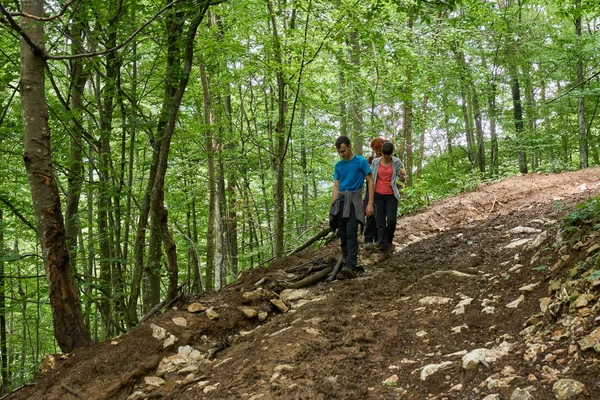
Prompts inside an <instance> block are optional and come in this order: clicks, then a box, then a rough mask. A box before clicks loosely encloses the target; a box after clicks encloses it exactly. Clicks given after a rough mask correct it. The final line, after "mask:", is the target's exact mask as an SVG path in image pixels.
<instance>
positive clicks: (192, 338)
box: [8, 168, 600, 400]
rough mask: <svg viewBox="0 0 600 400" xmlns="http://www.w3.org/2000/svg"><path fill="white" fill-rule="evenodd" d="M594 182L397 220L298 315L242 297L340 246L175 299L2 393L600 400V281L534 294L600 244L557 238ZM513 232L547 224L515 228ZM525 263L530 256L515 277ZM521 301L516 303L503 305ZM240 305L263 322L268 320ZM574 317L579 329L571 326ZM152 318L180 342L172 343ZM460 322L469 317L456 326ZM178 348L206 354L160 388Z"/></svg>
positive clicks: (454, 201)
mask: <svg viewBox="0 0 600 400" xmlns="http://www.w3.org/2000/svg"><path fill="white" fill-rule="evenodd" d="M599 182H600V169H598V168H590V169H586V170H582V171H576V172H567V173H562V174H557V175H541V174H533V175H527V176H519V177H513V178H509V179H505V180H502V181H499V182H496V183H493V184H488V185H484V186H482V187H481V188H480V189H479V190H478V191H476V192H473V193H467V194H462V195H460V196H457V197H453V198H448V199H445V200H443V201H440V202H438V203H435V204H433V205H431V206H430V207H429V208H428V209H427V210H425V211H423V212H421V213H418V214H416V215H413V216H407V217H404V218H401V219H400V220H399V222H398V231H397V242H398V243H397V246H396V252H395V253H394V254H393V255H392V256H391V257H390V258H389V259H387V260H385V261H377V255H376V254H373V251H372V250H369V249H364V248H362V246H361V263H362V265H364V266H365V268H366V272H365V273H364V274H363V275H362V276H360V277H359V278H358V279H354V280H349V281H348V280H346V281H334V282H331V283H325V282H320V283H318V284H316V285H313V286H310V287H308V288H307V289H308V292H309V293H308V294H306V297H307V298H310V299H311V300H312V301H310V302H308V303H306V304H304V305H301V306H300V305H298V304H297V303H296V302H288V303H287V306H291V309H290V310H289V311H287V312H285V313H283V312H281V311H279V310H278V309H277V308H276V307H274V305H273V304H272V303H271V302H270V301H269V298H268V297H264V296H263V298H260V299H255V300H254V301H251V302H248V301H245V303H246V304H243V303H244V294H248V293H250V292H254V291H255V290H256V289H257V288H264V289H265V290H264V292H263V293H267V294H269V293H270V294H271V296H276V295H279V293H280V292H281V289H283V287H284V286H285V282H286V281H291V280H294V279H299V278H301V277H302V276H303V274H304V275H305V274H306V273H307V271H308V268H311V267H312V268H318V266H320V265H324V264H327V265H331V264H333V263H334V258H335V256H336V255H337V253H338V247H337V244H336V243H331V244H328V245H326V246H324V247H322V248H320V249H318V250H307V251H304V252H302V253H300V254H297V255H295V256H292V257H288V258H284V259H281V260H277V261H276V262H274V263H273V264H272V265H271V266H270V267H269V268H268V269H261V270H252V271H248V272H247V273H245V274H243V276H242V277H241V279H240V280H239V281H238V282H237V283H235V284H232V285H229V286H228V287H226V288H224V289H222V290H220V291H218V292H210V293H205V294H202V295H201V296H198V297H194V298H185V299H183V300H181V301H180V302H179V303H178V304H176V305H175V307H172V308H170V309H169V310H168V311H166V312H165V313H163V314H161V315H158V316H155V317H152V318H150V319H149V320H148V321H147V322H145V323H144V324H143V325H142V326H140V327H138V328H137V329H135V330H133V331H131V332H129V333H128V334H126V335H124V336H121V337H119V338H115V339H114V341H113V342H112V343H111V342H107V343H98V344H94V345H91V346H90V347H88V348H84V349H79V350H77V351H75V352H74V353H73V354H70V355H68V357H64V358H65V359H59V358H58V355H57V356H56V366H55V368H54V369H50V370H48V371H47V372H45V373H40V374H39V375H38V377H37V379H36V380H35V381H34V382H32V384H33V385H31V386H27V387H24V388H21V389H20V390H17V391H15V392H13V393H12V394H11V395H9V396H8V398H9V399H71V398H73V399H76V398H84V399H127V398H130V399H134V398H164V399H202V398H206V399H249V400H254V399H332V398H345V399H365V398H368V399H375V398H377V399H379V398H382V399H394V398H399V399H483V398H485V397H486V396H487V395H489V394H499V395H500V397H497V398H498V399H509V398H511V395H512V394H513V392H514V391H515V390H516V389H518V388H521V389H525V388H527V390H528V391H529V393H530V395H531V396H532V397H531V398H532V399H554V398H555V395H554V394H553V392H552V386H553V384H554V382H555V381H556V380H557V379H560V378H572V379H575V380H577V381H579V382H581V383H583V384H584V385H585V386H584V389H583V392H582V393H581V394H578V395H575V396H574V397H571V398H573V399H599V398H600V388H599V384H600V381H599V379H598V364H599V361H598V353H596V352H595V351H594V350H593V349H588V350H585V351H584V350H582V349H581V348H580V346H578V340H580V339H581V338H582V337H584V336H585V335H587V334H588V333H589V332H591V331H592V330H593V329H594V328H595V327H597V326H598V321H596V320H595V319H596V317H597V316H598V315H599V314H600V305H599V304H598V288H599V287H600V286H596V289H595V291H594V290H593V289H586V290H587V293H590V296H591V297H590V304H589V306H588V307H585V309H584V310H587V311H585V312H583V311H582V309H578V310H579V311H578V310H577V309H576V310H573V309H572V308H569V307H568V303H567V307H562V306H561V304H562V305H564V303H559V302H558V300H557V301H556V304H557V307H559V306H561V307H562V308H560V309H558V311H557V310H554V311H553V313H550V312H546V313H541V312H540V303H539V299H540V298H543V297H547V296H550V298H551V299H555V298H557V296H558V295H553V294H552V293H550V294H549V291H548V285H549V283H551V282H552V280H556V279H566V275H567V271H569V270H572V268H573V267H574V266H576V265H580V264H577V263H578V262H581V261H582V260H585V259H586V257H587V256H588V254H587V252H586V249H588V248H589V247H590V246H592V245H593V244H594V242H595V236H593V233H592V234H591V236H586V237H585V238H584V239H582V240H583V242H581V241H580V242H578V243H579V244H577V245H575V242H576V240H571V241H568V242H567V241H566V240H567V239H564V238H563V241H562V242H560V241H559V242H557V239H556V236H557V235H556V233H557V231H558V229H559V228H560V227H559V224H558V223H559V222H560V219H561V218H562V217H563V216H564V215H565V214H566V213H567V212H568V211H569V210H572V207H573V206H574V205H575V204H577V203H578V202H581V201H583V200H585V199H586V198H588V197H591V196H593V195H596V194H598V191H599V189H600V187H599ZM517 226H525V227H530V228H535V229H538V231H537V232H536V233H513V232H510V230H511V229H513V228H515V227H517ZM543 231H545V232H547V237H546V239H545V240H543V243H541V244H539V245H538V246H537V247H535V248H530V249H526V246H527V245H521V246H517V247H515V248H505V246H506V245H508V244H509V243H511V242H512V241H513V240H516V239H522V238H531V239H533V238H535V237H537V235H538V232H543ZM586 238H587V239H586ZM590 254H591V253H590ZM566 256H569V257H568V259H566V261H565V262H559V263H558V264H557V261H558V260H559V258H560V257H563V259H565V258H566ZM532 257H534V261H533V262H532V261H531V260H532ZM588 261H590V260H589V259H588ZM517 264H520V265H522V267H520V268H519V267H516V269H518V271H516V270H515V268H513V267H515V265H517ZM563 264H564V265H563ZM509 269H512V272H509ZM450 271H458V272H461V273H464V274H463V275H459V274H454V275H453V274H452V273H451V272H450ZM263 278H264V279H263ZM532 283H538V285H537V286H535V287H534V288H533V289H532V291H523V290H519V288H522V287H523V286H525V285H528V284H532ZM581 285H583V283H581ZM581 285H580V286H578V287H583V286H581ZM571 286H573V287H575V284H573V285H571ZM586 288H587V286H586ZM567 289H569V290H571V289H570V287H569V288H567ZM578 290H579V292H577V294H580V293H581V292H582V291H583V289H578ZM255 293H257V292H255ZM521 295H523V296H524V301H523V302H522V303H521V304H520V305H519V306H518V307H516V308H508V307H506V305H507V304H509V303H510V302H512V301H514V300H516V299H518V298H519V296H521ZM427 296H441V297H445V298H448V299H450V300H449V302H448V303H447V304H439V305H423V304H422V303H421V302H420V300H421V299H423V298H425V297H427ZM465 298H470V299H472V300H471V302H470V304H467V305H465V306H464V310H465V311H464V314H460V313H456V312H453V310H455V309H456V308H457V305H458V303H459V301H461V299H465ZM570 300H573V298H571V299H570ZM192 302H199V303H202V305H204V306H206V307H213V309H214V310H215V311H216V312H217V313H218V314H219V317H218V319H214V320H211V319H209V318H208V317H207V315H206V313H204V312H202V313H197V314H193V313H189V312H188V311H187V306H188V304H190V303H192ZM485 306H491V307H494V312H493V314H488V313H485V312H483V309H484V308H485ZM238 307H251V308H254V309H255V310H257V311H266V312H268V314H267V315H268V316H267V318H266V319H265V320H264V321H263V322H259V320H258V319H257V318H247V317H245V316H244V314H243V313H242V311H240V309H239V308H238ZM569 315H572V317H570V316H569ZM532 316H533V317H532ZM565 316H567V317H568V318H567V317H565ZM176 317H182V318H185V320H186V321H187V326H186V327H182V326H178V325H176V324H175V323H174V321H173V318H176ZM577 318H579V319H577ZM573 319H577V321H576V323H573V324H572V325H569V323H570V322H569V323H568V322H565V321H572V320H573ZM152 324H154V325H157V326H160V327H162V328H164V329H166V330H167V331H168V332H169V333H171V334H172V335H174V336H175V337H176V338H177V343H176V344H175V345H174V346H168V347H166V348H163V340H158V339H156V338H154V337H153V334H152V330H151V325H152ZM460 326H466V327H463V329H462V330H460V332H453V330H452V329H453V328H456V327H460ZM528 326H535V331H536V335H537V336H536V337H535V338H532V337H528V336H527V335H526V334H523V333H522V331H523V329H524V328H526V327H528ZM532 329H533V328H532ZM455 331H456V329H455ZM557 332H558V333H557ZM536 341H538V342H539V344H542V345H543V346H544V348H543V350H542V351H540V353H539V355H538V356H537V357H535V358H534V359H532V358H531V357H527V354H526V352H527V350H528V349H529V348H530V347H531V345H532V343H533V342H536ZM501 342H507V343H509V344H510V345H511V350H510V351H509V352H508V354H506V355H505V356H504V357H502V358H501V359H498V360H495V361H493V362H489V363H486V364H488V365H487V366H486V365H484V364H479V365H478V366H476V367H475V368H472V369H468V370H467V369H464V368H463V367H462V363H461V358H462V357H463V354H464V351H467V352H470V351H471V350H474V349H477V348H488V349H491V348H493V347H496V346H498V345H499V344H500V343H501ZM184 345H189V346H191V347H193V348H194V349H196V350H198V351H199V354H200V355H201V356H200V357H199V358H198V361H197V362H195V363H194V365H193V366H192V367H191V368H190V369H189V370H188V372H186V373H176V372H173V373H171V374H166V375H163V378H164V380H165V383H164V384H162V385H160V386H159V387H151V386H148V385H147V384H146V383H145V379H144V378H145V377H151V376H155V374H156V371H157V367H158V365H159V362H160V361H161V359H163V358H165V357H170V356H173V355H174V354H176V353H177V351H178V346H184ZM461 351H463V353H459V354H456V355H453V353H457V352H461ZM443 362H446V364H445V366H444V368H443V370H441V371H439V372H436V373H433V374H432V375H430V376H426V377H425V379H424V380H423V379H422V378H421V377H422V373H423V367H425V366H427V365H430V364H440V363H443ZM426 370H427V369H426ZM549 371H556V374H555V376H554V377H549ZM394 375H396V377H397V379H396V378H393V376H394ZM550 375H551V374H550ZM490 376H492V377H496V378H506V377H510V378H511V379H508V380H507V382H508V383H506V384H505V385H495V386H494V384H493V383H492V384H490V383H488V382H489V381H488V382H486V379H488V378H489V377H490ZM186 377H187V378H186ZM389 378H392V379H391V380H392V381H388V383H384V381H386V380H388V379H389ZM394 381H395V382H394ZM136 391H137V392H138V393H137V394H134V392H136ZM523 398H527V397H523Z"/></svg>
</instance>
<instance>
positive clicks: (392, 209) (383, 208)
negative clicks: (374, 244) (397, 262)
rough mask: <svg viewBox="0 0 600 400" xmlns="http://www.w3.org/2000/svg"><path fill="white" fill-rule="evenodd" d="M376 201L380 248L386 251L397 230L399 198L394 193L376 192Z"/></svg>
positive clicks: (376, 220)
mask: <svg viewBox="0 0 600 400" xmlns="http://www.w3.org/2000/svg"><path fill="white" fill-rule="evenodd" d="M374 203H375V204H374V205H375V222H376V224H377V236H378V237H379V250H380V251H382V252H386V251H388V249H389V247H390V244H391V243H392V239H393V238H394V232H396V216H397V212H398V199H396V196H394V195H393V194H379V193H377V192H376V193H375V202H374Z"/></svg>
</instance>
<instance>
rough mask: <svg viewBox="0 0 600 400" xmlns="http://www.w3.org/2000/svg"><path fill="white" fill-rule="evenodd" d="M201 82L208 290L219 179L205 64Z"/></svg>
mask: <svg viewBox="0 0 600 400" xmlns="http://www.w3.org/2000/svg"><path fill="white" fill-rule="evenodd" d="M200 81H201V83H202V110H203V116H204V147H205V151H206V160H207V161H206V164H207V168H208V193H209V194H208V222H207V227H206V268H205V272H206V280H205V282H206V285H205V286H206V289H212V288H214V287H215V284H214V283H215V281H214V280H213V279H214V277H215V272H216V271H215V255H216V254H215V251H216V248H215V242H216V237H215V230H216V215H217V182H216V181H217V177H216V172H215V153H214V147H213V129H214V121H213V115H212V100H211V97H210V86H209V82H208V77H207V76H206V68H205V65H204V63H201V64H200Z"/></svg>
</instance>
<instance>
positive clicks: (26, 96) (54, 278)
mask: <svg viewBox="0 0 600 400" xmlns="http://www.w3.org/2000/svg"><path fill="white" fill-rule="evenodd" d="M22 11H23V12H24V13H26V14H29V15H34V16H43V15H44V2H43V0H32V1H29V2H25V3H23V9H22ZM21 29H23V32H24V33H25V34H26V35H28V36H29V37H30V38H31V39H32V40H33V42H35V43H37V44H38V45H40V46H41V47H42V48H43V46H44V24H43V23H40V22H38V21H34V20H32V19H30V18H26V17H22V19H21ZM20 65H21V80H20V88H21V104H22V114H23V121H25V123H24V131H25V138H24V144H25V151H24V154H23V159H24V161H25V167H26V169H27V176H28V179H29V186H30V188H31V196H32V199H33V208H34V213H35V215H36V222H37V230H38V236H39V241H40V244H41V247H42V254H43V255H44V266H45V268H46V276H47V277H48V290H49V296H50V306H51V308H52V320H53V325H54V336H55V338H56V341H57V343H58V345H59V346H60V348H61V350H62V351H64V352H70V351H72V350H73V349H74V348H76V347H80V346H83V345H85V344H87V343H88V342H89V333H88V331H87V328H86V327H85V325H84V323H83V316H82V314H81V304H80V303H79V296H78V294H77V289H76V287H75V283H74V282H73V276H72V272H71V267H70V263H69V249H68V247H67V238H66V233H65V225H64V220H63V215H62V210H61V206H60V195H59V192H58V185H57V183H56V179H55V177H54V170H53V167H52V153H51V149H50V127H49V125H48V111H47V109H46V95H45V88H44V72H45V61H44V59H43V58H42V56H41V55H40V54H38V53H36V52H34V51H33V50H32V49H31V48H30V47H29V45H28V44H27V43H26V42H25V40H24V39H21V63H20Z"/></svg>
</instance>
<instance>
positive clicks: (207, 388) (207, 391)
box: [202, 383, 220, 393]
mask: <svg viewBox="0 0 600 400" xmlns="http://www.w3.org/2000/svg"><path fill="white" fill-rule="evenodd" d="M219 385H220V383H216V384H214V385H210V386H206V387H205V388H204V389H203V390H202V391H203V392H204V393H209V392H212V391H213V390H217V386H219Z"/></svg>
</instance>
